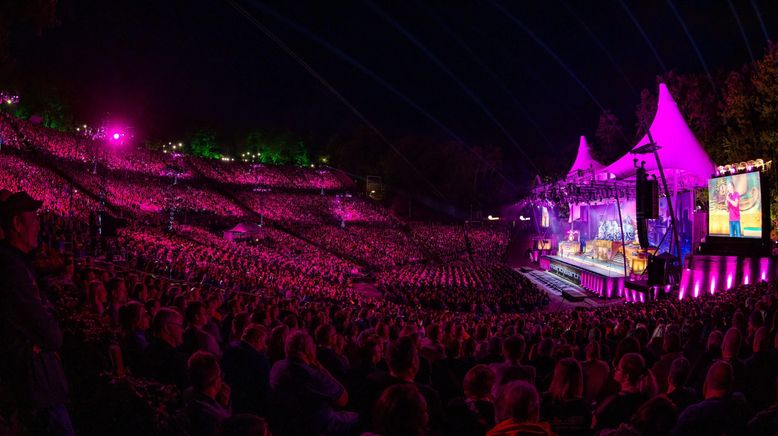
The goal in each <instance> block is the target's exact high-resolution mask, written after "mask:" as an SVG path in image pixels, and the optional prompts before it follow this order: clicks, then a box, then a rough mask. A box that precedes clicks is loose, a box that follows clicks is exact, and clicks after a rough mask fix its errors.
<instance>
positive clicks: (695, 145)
mask: <svg viewBox="0 0 778 436" xmlns="http://www.w3.org/2000/svg"><path fill="white" fill-rule="evenodd" d="M649 131H650V132H651V136H652V138H653V139H654V142H656V144H657V145H658V146H659V147H661V149H660V150H659V159H660V160H661V163H662V167H663V168H664V169H665V170H666V171H671V172H680V173H686V174H688V175H691V176H693V179H695V181H694V184H695V185H696V186H705V184H706V183H707V180H708V178H710V177H711V176H712V175H713V173H714V170H715V167H714V164H713V162H712V161H711V160H710V157H708V154H707V153H706V152H705V149H703V147H702V145H701V144H700V142H699V141H697V138H696V137H695V136H694V133H692V131H691V129H690V128H689V126H688V125H687V124H686V122H685V121H684V119H683V116H682V115H681V112H680V111H679V110H678V105H676V103H675V100H673V96H672V95H670V91H669V90H668V89H667V86H666V85H665V84H664V83H660V84H659V99H658V101H657V107H656V115H655V116H654V120H653V121H652V122H651V127H650V128H649ZM649 142H650V141H649V139H648V135H645V136H643V138H642V139H641V140H640V141H639V142H638V143H637V145H635V147H633V150H634V149H636V148H639V147H641V146H643V145H645V144H648V143H649ZM579 153H580V151H579ZM635 158H637V159H639V161H645V162H646V170H648V171H649V172H651V171H656V170H658V168H657V165H656V159H654V156H653V155H652V154H648V155H633V154H632V153H627V154H625V155H624V156H622V157H621V158H620V159H618V160H617V161H616V162H613V163H612V164H610V165H608V166H607V167H606V168H605V169H604V170H603V172H604V173H606V174H607V178H609V179H611V178H617V179H623V178H628V177H631V176H633V175H634V174H635V165H634V159H635Z"/></svg>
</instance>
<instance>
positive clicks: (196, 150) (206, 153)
mask: <svg viewBox="0 0 778 436" xmlns="http://www.w3.org/2000/svg"><path fill="white" fill-rule="evenodd" d="M188 148H189V152H190V153H191V154H192V155H194V156H200V157H204V158H208V159H219V158H221V157H222V155H221V153H220V152H219V150H218V146H217V145H216V134H215V133H213V131H211V130H200V131H198V132H197V133H195V134H194V135H192V138H191V139H190V140H189V145H188Z"/></svg>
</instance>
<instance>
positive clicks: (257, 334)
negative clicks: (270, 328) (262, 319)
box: [241, 324, 267, 351]
mask: <svg viewBox="0 0 778 436" xmlns="http://www.w3.org/2000/svg"><path fill="white" fill-rule="evenodd" d="M241 340H243V341H244V342H246V343H247V344H249V345H251V346H252V347H253V348H254V349H255V350H257V351H265V350H266V349H267V328H265V326H263V325H262V324H249V325H248V326H246V328H245V329H243V335H242V336H241Z"/></svg>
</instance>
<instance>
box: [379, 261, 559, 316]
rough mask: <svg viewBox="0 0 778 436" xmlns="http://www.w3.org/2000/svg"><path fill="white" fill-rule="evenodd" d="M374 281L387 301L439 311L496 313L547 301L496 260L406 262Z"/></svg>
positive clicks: (526, 308)
mask: <svg viewBox="0 0 778 436" xmlns="http://www.w3.org/2000/svg"><path fill="white" fill-rule="evenodd" d="M377 283H378V285H379V287H380V289H382V290H383V291H384V292H385V295H386V298H388V299H389V300H391V301H396V302H398V303H403V304H408V305H413V306H421V307H428V308H433V309H440V310H453V311H464V312H473V313H486V314H492V313H496V314H499V313H503V312H529V311H532V310H535V309H538V308H542V307H544V306H545V305H547V304H548V296H547V294H546V293H545V292H544V291H542V290H540V289H538V288H537V287H536V286H535V285H534V284H532V282H530V281H529V280H528V279H527V278H526V277H524V276H523V275H522V274H520V273H518V272H516V271H514V270H512V269H511V268H508V267H506V266H504V265H502V264H499V263H484V264H480V263H458V262H450V263H446V264H443V265H429V264H417V265H409V266H405V267H402V268H398V269H393V270H388V271H384V272H381V273H380V274H379V275H378V281H377Z"/></svg>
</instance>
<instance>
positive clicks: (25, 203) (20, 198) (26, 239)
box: [0, 192, 43, 253]
mask: <svg viewBox="0 0 778 436" xmlns="http://www.w3.org/2000/svg"><path fill="white" fill-rule="evenodd" d="M42 205H43V202H42V201H38V200H34V199H33V198H32V197H30V196H29V195H28V194H27V193H26V192H17V193H14V194H11V195H10V196H8V198H6V199H5V201H3V202H2V203H0V228H2V230H3V236H4V238H5V240H6V241H8V243H9V244H11V245H13V246H14V247H16V248H17V249H19V250H20V251H22V252H23V253H29V252H31V251H32V250H34V249H35V248H36V247H37V246H38V233H39V232H40V220H39V219H38V215H37V211H38V209H40V208H41V206H42Z"/></svg>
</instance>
